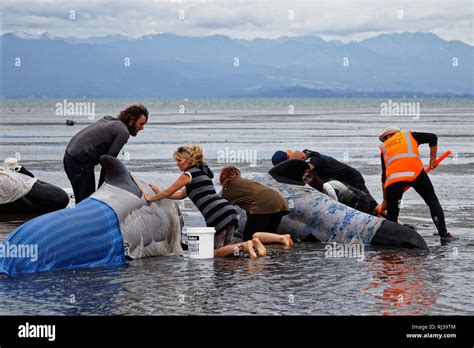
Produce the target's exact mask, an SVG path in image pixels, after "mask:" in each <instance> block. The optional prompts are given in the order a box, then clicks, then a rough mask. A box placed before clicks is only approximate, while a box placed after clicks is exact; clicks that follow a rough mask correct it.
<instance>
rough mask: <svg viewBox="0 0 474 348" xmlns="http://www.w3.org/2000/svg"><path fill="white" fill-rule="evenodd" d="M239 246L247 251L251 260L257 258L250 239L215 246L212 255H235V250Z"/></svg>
mask: <svg viewBox="0 0 474 348" xmlns="http://www.w3.org/2000/svg"><path fill="white" fill-rule="evenodd" d="M240 246H241V247H242V248H244V250H246V251H247V252H248V253H249V255H250V258H251V259H252V260H255V259H256V258H257V254H256V253H255V251H254V250H253V243H252V241H250V240H249V241H246V242H242V243H238V244H229V245H226V246H223V247H220V248H217V249H215V250H214V256H216V257H225V256H230V255H235V254H236V250H238V249H239V247H240Z"/></svg>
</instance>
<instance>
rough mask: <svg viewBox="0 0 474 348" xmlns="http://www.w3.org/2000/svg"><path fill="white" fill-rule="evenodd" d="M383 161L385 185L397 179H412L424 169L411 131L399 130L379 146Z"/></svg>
mask: <svg viewBox="0 0 474 348" xmlns="http://www.w3.org/2000/svg"><path fill="white" fill-rule="evenodd" d="M379 148H380V151H382V155H383V160H384V162H385V176H386V180H385V186H384V188H387V186H389V185H391V184H393V183H394V182H397V181H412V180H414V179H415V178H416V177H417V176H418V174H420V173H421V171H422V170H423V169H424V167H423V162H421V157H420V151H419V150H418V143H417V142H416V140H415V138H413V135H412V134H411V131H404V132H403V131H400V132H398V133H395V134H394V135H393V136H392V137H390V138H389V139H387V140H386V141H385V142H384V143H383V144H381V145H380V146H379Z"/></svg>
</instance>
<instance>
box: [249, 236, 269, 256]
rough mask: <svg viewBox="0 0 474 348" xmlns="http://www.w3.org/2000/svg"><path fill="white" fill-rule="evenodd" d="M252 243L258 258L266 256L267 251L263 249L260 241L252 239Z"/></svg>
mask: <svg viewBox="0 0 474 348" xmlns="http://www.w3.org/2000/svg"><path fill="white" fill-rule="evenodd" d="M252 243H253V246H254V247H255V249H257V253H258V256H260V257H262V256H266V255H267V249H265V247H264V246H263V244H262V242H261V241H260V239H258V238H254V239H252Z"/></svg>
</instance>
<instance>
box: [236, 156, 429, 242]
mask: <svg viewBox="0 0 474 348" xmlns="http://www.w3.org/2000/svg"><path fill="white" fill-rule="evenodd" d="M285 162H287V163H285ZM285 162H283V163H281V164H279V165H278V166H276V167H274V168H273V169H272V170H271V171H270V172H269V173H264V174H253V175H248V176H246V178H248V179H251V180H254V181H256V182H258V183H260V184H262V185H264V186H267V187H269V188H271V189H273V190H275V191H277V192H278V193H279V194H280V195H281V196H282V197H283V198H284V199H285V200H286V202H287V203H288V206H289V208H290V213H289V214H287V215H285V216H283V218H282V220H281V223H280V225H279V226H278V229H277V232H278V233H281V234H284V233H289V234H291V236H292V238H293V239H296V240H301V241H305V240H314V239H316V240H317V241H319V242H323V243H341V244H350V243H357V244H364V245H381V246H388V247H402V248H420V249H428V246H427V245H426V242H425V240H424V239H423V237H421V236H420V235H419V234H418V233H417V232H416V231H415V230H413V229H411V228H408V227H406V226H403V225H400V224H397V223H394V222H392V221H388V220H385V219H383V218H379V217H376V216H373V215H369V214H366V213H363V212H360V211H358V210H356V209H353V208H351V207H349V206H347V205H344V204H342V203H339V202H338V201H335V200H333V199H332V198H330V197H329V196H327V195H325V194H323V193H321V192H319V191H317V190H316V189H314V188H312V187H310V186H308V185H305V184H304V182H302V180H301V179H300V177H302V174H303V173H304V171H302V172H301V173H298V172H297V171H296V172H295V171H294V168H296V167H295V166H292V163H290V162H292V161H285ZM293 164H298V163H293ZM285 167H286V168H285ZM303 168H304V167H303ZM288 169H291V170H290V171H289V170H288ZM239 215H240V217H241V218H240V219H239V229H240V230H242V229H243V226H244V225H245V220H246V219H245V214H239ZM308 237H312V238H308Z"/></svg>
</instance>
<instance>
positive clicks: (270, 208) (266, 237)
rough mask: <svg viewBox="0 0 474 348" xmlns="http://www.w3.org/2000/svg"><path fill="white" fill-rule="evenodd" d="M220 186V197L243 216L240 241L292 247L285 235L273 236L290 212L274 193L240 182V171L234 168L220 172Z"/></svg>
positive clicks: (276, 193) (267, 189) (249, 182)
mask: <svg viewBox="0 0 474 348" xmlns="http://www.w3.org/2000/svg"><path fill="white" fill-rule="evenodd" d="M220 183H221V185H222V194H221V196H222V197H223V198H225V199H226V200H228V201H229V202H230V203H232V204H233V205H237V206H239V207H240V208H242V209H244V210H245V212H246V213H247V222H246V224H245V227H244V232H243V238H242V239H243V240H244V241H247V240H251V239H252V238H258V239H260V241H261V242H262V243H264V244H266V243H280V244H283V245H286V246H291V245H292V244H293V241H292V240H291V236H290V235H289V234H283V235H281V234H277V233H276V231H277V229H278V226H279V225H280V222H281V218H282V217H283V216H285V215H286V214H288V213H289V212H290V210H289V208H288V205H287V204H286V202H285V200H284V199H283V197H281V195H280V194H279V193H278V192H276V191H274V190H272V189H270V188H268V187H266V186H264V185H262V184H259V183H258V182H256V181H253V180H248V179H244V178H242V177H241V176H240V170H239V169H238V168H236V167H234V166H229V167H225V168H223V169H222V171H221V175H220Z"/></svg>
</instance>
